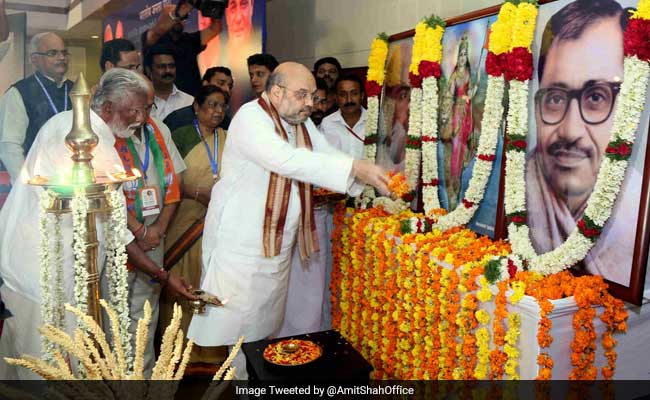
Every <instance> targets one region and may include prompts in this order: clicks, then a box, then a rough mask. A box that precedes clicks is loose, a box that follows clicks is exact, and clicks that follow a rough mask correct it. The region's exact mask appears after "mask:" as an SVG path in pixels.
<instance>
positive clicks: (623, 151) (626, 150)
mask: <svg viewBox="0 0 650 400" xmlns="http://www.w3.org/2000/svg"><path fill="white" fill-rule="evenodd" d="M631 153H632V148H631V147H630V146H628V145H627V143H625V142H623V143H621V144H620V146H618V154H619V155H621V156H628V155H630V154H631Z"/></svg>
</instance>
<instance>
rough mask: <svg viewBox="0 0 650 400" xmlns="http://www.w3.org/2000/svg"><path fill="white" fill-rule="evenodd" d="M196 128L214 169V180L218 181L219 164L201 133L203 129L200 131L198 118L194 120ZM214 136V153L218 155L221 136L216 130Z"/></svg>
mask: <svg viewBox="0 0 650 400" xmlns="http://www.w3.org/2000/svg"><path fill="white" fill-rule="evenodd" d="M194 128H196V133H197V134H198V135H199V137H200V138H201V141H202V142H203V145H204V146H205V150H206V151H207V152H208V158H209V159H210V167H211V168H212V178H213V179H214V180H215V181H216V180H217V172H218V171H219V165H218V164H217V159H216V157H215V156H214V154H212V152H211V151H210V146H208V142H207V141H206V140H205V138H204V137H203V134H202V133H201V129H199V121H198V120H197V119H196V118H195V119H194ZM213 136H214V152H215V154H216V153H217V149H218V148H219V137H218V136H219V135H217V132H216V129H215V132H214V135H213Z"/></svg>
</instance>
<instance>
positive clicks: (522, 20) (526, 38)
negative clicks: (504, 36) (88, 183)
mask: <svg viewBox="0 0 650 400" xmlns="http://www.w3.org/2000/svg"><path fill="white" fill-rule="evenodd" d="M536 19H537V7H536V6H535V5H533V4H531V3H520V4H519V6H518V7H517V16H516V18H515V21H514V25H513V28H512V43H511V44H510V50H512V49H514V48H515V47H524V48H526V49H528V50H530V45H531V44H532V43H533V37H534V34H535V20H536Z"/></svg>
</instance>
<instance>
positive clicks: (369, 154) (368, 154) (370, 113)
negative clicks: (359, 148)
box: [355, 96, 379, 209]
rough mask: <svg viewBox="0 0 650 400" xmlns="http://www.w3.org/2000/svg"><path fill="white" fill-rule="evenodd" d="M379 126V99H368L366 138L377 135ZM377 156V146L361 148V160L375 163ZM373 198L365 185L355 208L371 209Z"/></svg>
mask: <svg viewBox="0 0 650 400" xmlns="http://www.w3.org/2000/svg"><path fill="white" fill-rule="evenodd" d="M378 124H379V97H378V96H369V97H368V110H367V112H366V137H369V136H371V135H376V134H377V126H378ZM376 156H377V144H376V143H372V144H365V145H364V146H363V158H364V159H366V160H369V161H372V162H375V158H376ZM374 197H375V189H374V188H373V187H372V186H370V185H366V186H365V187H364V188H363V193H362V194H361V196H359V197H357V198H356V201H355V202H356V204H355V205H356V207H357V208H361V209H366V208H369V207H372V200H373V199H374Z"/></svg>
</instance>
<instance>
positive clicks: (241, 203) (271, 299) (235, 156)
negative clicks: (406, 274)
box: [188, 100, 363, 346]
mask: <svg viewBox="0 0 650 400" xmlns="http://www.w3.org/2000/svg"><path fill="white" fill-rule="evenodd" d="M283 125H284V127H285V129H286V130H287V134H288V136H289V142H285V141H284V140H282V139H281V138H280V137H279V136H278V135H277V133H276V132H275V126H274V124H273V121H272V120H271V118H270V117H269V116H268V114H266V113H265V112H264V111H263V110H262V108H261V106H260V105H259V104H258V102H257V100H254V101H252V102H249V103H247V104H245V105H243V106H242V107H241V108H240V109H239V111H238V112H237V114H236V115H235V117H234V118H233V120H232V123H231V124H230V129H229V130H228V138H227V140H226V144H225V147H224V152H223V161H222V170H221V179H220V180H219V181H218V182H217V183H216V184H215V185H214V187H213V189H212V201H210V206H209V207H208V213H207V216H206V219H205V229H204V231H203V272H202V279H201V288H202V289H205V290H207V291H208V292H210V293H213V294H215V295H217V296H219V297H220V298H222V299H228V300H229V303H228V305H227V306H226V307H220V308H215V307H208V309H207V312H206V314H201V315H194V316H193V317H192V322H191V324H190V328H189V330H188V337H189V338H192V339H194V340H195V342H196V343H197V344H199V345H201V346H217V345H224V344H233V343H234V342H235V341H236V340H237V339H238V337H239V336H240V335H244V336H245V337H246V341H247V342H248V341H255V340H259V339H263V338H266V337H268V336H269V335H270V334H272V333H273V332H274V331H275V330H277V329H278V328H279V326H280V323H281V322H282V316H283V310H284V301H285V298H286V292H287V284H288V276H289V263H290V258H291V250H292V248H293V245H294V242H295V241H296V235H297V233H298V224H299V218H300V196H299V193H298V184H297V183H296V181H298V180H300V181H305V182H311V183H313V184H315V185H318V186H320V187H324V188H328V189H331V190H334V191H337V192H346V191H347V192H349V193H351V194H353V195H357V194H359V193H360V192H361V190H362V189H363V186H362V185H360V184H357V183H355V181H354V179H352V178H351V171H352V162H353V159H352V158H351V157H350V156H348V155H345V154H343V153H341V152H339V151H337V150H336V149H334V148H333V147H332V146H331V145H329V144H328V142H327V140H326V139H325V138H324V137H323V135H322V134H321V133H320V132H318V130H317V129H316V127H315V126H314V124H313V122H311V120H307V121H306V122H305V126H306V128H307V129H308V132H309V136H310V138H311V141H312V144H313V149H314V150H313V151H309V150H307V149H304V148H296V147H295V135H294V133H293V130H292V128H291V126H290V125H288V124H286V123H285V122H284V121H283ZM271 171H274V172H276V173H278V174H280V175H282V176H285V177H288V178H292V179H293V183H292V188H291V195H290V197H289V205H288V209H287V217H286V223H285V227H284V232H283V237H282V248H281V251H280V254H279V255H277V256H275V257H271V258H265V257H263V250H262V236H263V224H264V214H265V213H264V211H265V205H266V198H267V192H268V182H269V176H270V173H271Z"/></svg>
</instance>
